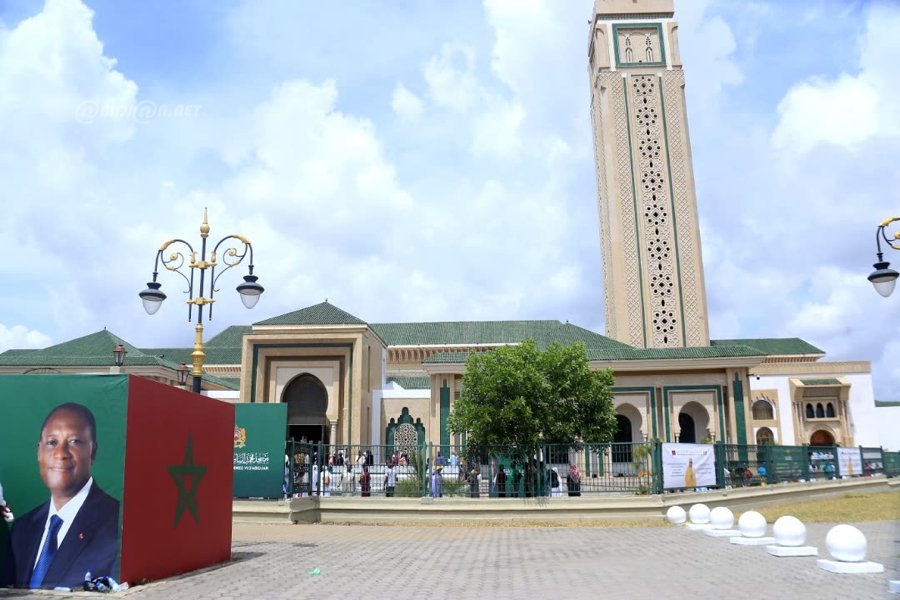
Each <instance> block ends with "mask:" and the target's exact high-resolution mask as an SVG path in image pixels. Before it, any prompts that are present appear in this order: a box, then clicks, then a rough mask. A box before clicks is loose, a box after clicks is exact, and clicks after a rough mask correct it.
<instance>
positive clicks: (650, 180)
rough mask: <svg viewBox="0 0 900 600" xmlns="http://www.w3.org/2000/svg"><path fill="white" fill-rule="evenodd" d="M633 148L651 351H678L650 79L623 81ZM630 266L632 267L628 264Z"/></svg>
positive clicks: (669, 229)
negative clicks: (628, 96)
mask: <svg viewBox="0 0 900 600" xmlns="http://www.w3.org/2000/svg"><path fill="white" fill-rule="evenodd" d="M629 84H630V87H631V106H632V111H633V114H634V117H633V123H634V131H635V136H634V139H635V142H636V144H637V156H636V159H637V160H636V162H637V166H638V169H637V170H638V173H639V186H638V190H637V193H638V207H639V218H640V219H641V224H642V231H643V236H642V239H643V241H644V248H643V255H644V257H645V260H644V261H642V262H643V264H644V265H645V267H646V272H645V274H644V276H645V277H646V287H647V288H648V291H649V298H648V300H649V302H648V304H649V307H648V308H649V312H650V314H649V316H650V321H651V329H650V334H651V336H652V340H653V341H652V343H651V344H650V345H651V346H652V347H656V348H660V347H668V346H680V345H681V335H680V331H681V323H680V322H679V311H678V294H677V293H678V288H677V285H678V281H677V270H676V256H675V252H676V248H675V241H674V240H675V235H674V227H673V222H672V214H671V208H670V207H671V199H670V198H669V182H668V181H667V176H668V175H667V169H666V160H665V156H663V148H662V146H663V133H662V112H661V107H660V104H659V98H660V90H659V85H658V78H657V76H656V75H634V76H631V77H630V78H629ZM634 264H636V263H634Z"/></svg>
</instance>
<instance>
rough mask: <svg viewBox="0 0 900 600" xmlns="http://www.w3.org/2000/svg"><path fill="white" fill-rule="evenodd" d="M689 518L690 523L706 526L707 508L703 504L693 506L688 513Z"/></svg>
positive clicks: (707, 520) (707, 518)
mask: <svg viewBox="0 0 900 600" xmlns="http://www.w3.org/2000/svg"><path fill="white" fill-rule="evenodd" d="M688 515H690V517H691V523H695V524H697V525H706V524H707V523H709V507H708V506H707V505H705V504H695V505H693V506H692V507H691V510H689V511H688Z"/></svg>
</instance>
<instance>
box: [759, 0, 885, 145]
mask: <svg viewBox="0 0 900 600" xmlns="http://www.w3.org/2000/svg"><path fill="white" fill-rule="evenodd" d="M898 30H900V11H897V10H896V9H893V10H892V9H889V8H888V7H887V6H880V5H875V6H873V7H872V8H871V10H870V12H869V14H868V19H867V22H866V30H865V33H864V35H863V37H862V39H861V40H860V49H861V52H860V54H861V56H860V63H859V64H860V69H859V72H858V73H855V74H850V73H841V74H840V75H838V76H837V77H834V78H828V77H818V76H817V77H812V78H810V79H808V80H806V81H802V82H800V83H798V84H796V85H794V86H793V87H792V88H791V89H790V90H789V91H788V93H787V94H786V95H785V97H784V99H783V100H782V101H781V103H780V104H779V105H778V114H779V121H778V125H777V127H776V128H775V131H774V132H773V134H772V143H773V145H774V146H775V148H777V149H778V150H781V151H782V152H783V153H784V154H785V155H786V156H787V157H789V158H791V157H796V156H799V155H802V154H804V153H806V152H808V151H810V150H811V149H812V148H814V147H816V146H817V145H819V144H822V143H826V144H834V145H837V146H842V147H844V148H847V149H849V150H855V149H857V148H859V146H860V144H862V143H864V142H867V141H869V140H870V139H871V138H873V137H874V136H897V135H900V109H898V107H897V102H896V98H897V94H898V93H900V81H898V80H900V78H898V77H897V76H896V73H895V70H896V69H895V65H894V63H893V61H892V60H890V59H889V58H888V57H896V56H898V55H900V36H897V35H896V32H897V31H898Z"/></svg>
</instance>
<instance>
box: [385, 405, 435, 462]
mask: <svg viewBox="0 0 900 600" xmlns="http://www.w3.org/2000/svg"><path fill="white" fill-rule="evenodd" d="M384 437H385V439H386V440H387V444H388V447H390V448H391V449H393V450H396V451H397V452H407V453H409V452H412V451H413V450H415V449H416V448H417V447H420V446H423V445H425V425H424V424H423V423H422V419H416V420H415V421H413V418H412V416H410V414H409V407H407V406H404V407H403V410H401V411H400V417H398V418H397V419H396V420H395V419H394V418H393V417H392V418H391V420H390V421H389V422H388V424H387V427H386V428H385V436H384Z"/></svg>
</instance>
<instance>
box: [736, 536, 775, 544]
mask: <svg viewBox="0 0 900 600" xmlns="http://www.w3.org/2000/svg"><path fill="white" fill-rule="evenodd" d="M728 541H729V542H731V543H732V544H737V545H738V546H768V545H769V544H774V543H775V538H773V537H771V536H767V537H758V538H751V537H743V536H741V537H733V538H731V539H730V540H728Z"/></svg>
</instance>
